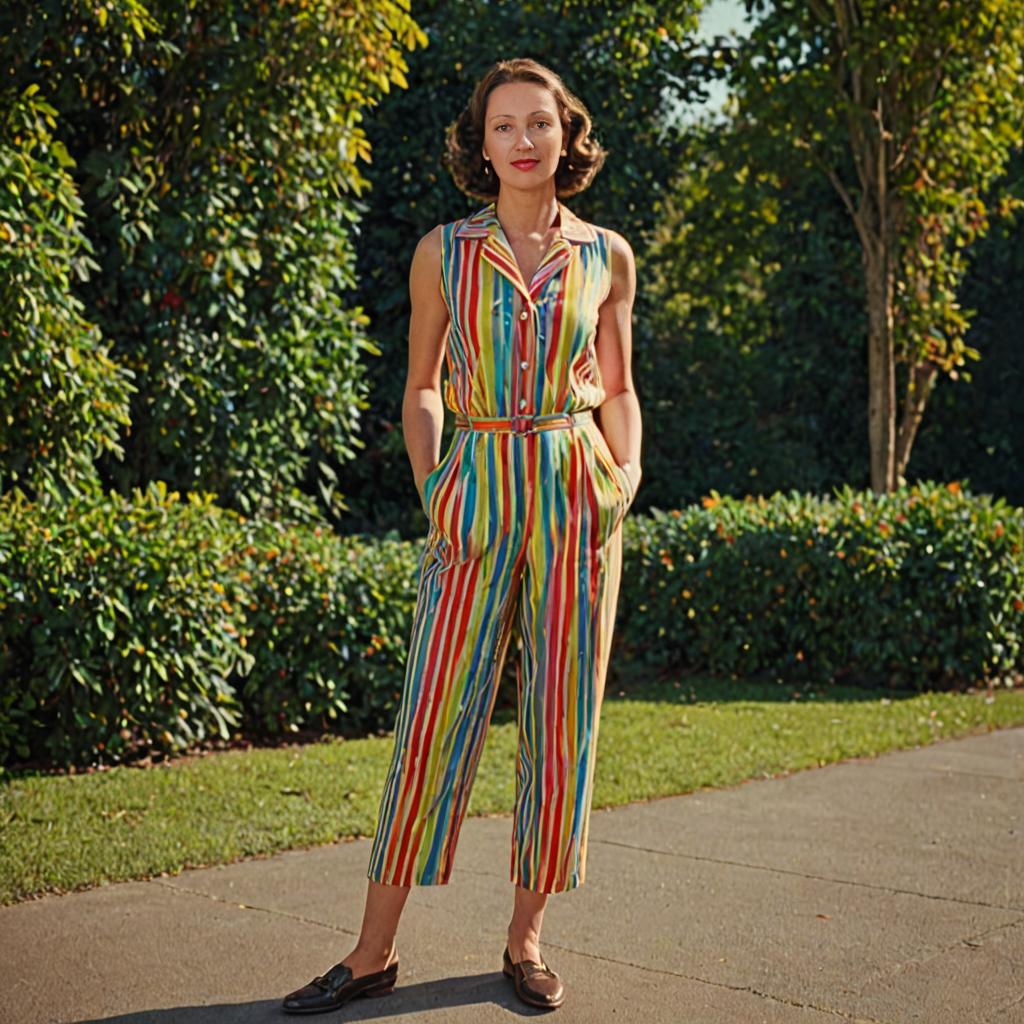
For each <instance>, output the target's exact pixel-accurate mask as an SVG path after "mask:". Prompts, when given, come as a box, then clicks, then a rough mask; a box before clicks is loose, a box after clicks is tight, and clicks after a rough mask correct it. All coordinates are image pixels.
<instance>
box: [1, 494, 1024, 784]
mask: <svg viewBox="0 0 1024 1024" xmlns="http://www.w3.org/2000/svg"><path fill="white" fill-rule="evenodd" d="M421 550H422V542H421V541H412V542H410V541H401V540H396V539H389V538H385V539H383V540H381V539H375V540H370V539H366V538H363V537H359V536H348V537H338V536H336V535H334V534H332V533H331V532H330V531H329V530H323V529H321V528H319V527H313V528H311V527H308V526H300V525H297V524H280V523H275V522H270V521H267V520H256V519H247V518H245V517H243V516H241V515H239V514H237V513H235V512H232V511H229V510H225V509H222V508H219V507H217V506H216V505H215V504H214V503H213V496H212V495H209V494H206V495H197V494H191V493H190V494H188V495H187V496H186V497H185V498H184V499H182V498H181V497H180V495H179V494H178V492H173V491H171V492H169V491H168V490H167V488H166V486H165V485H164V484H162V483H155V484H152V485H151V486H150V487H149V488H148V489H147V490H146V491H144V492H142V491H139V490H136V491H134V492H133V493H132V495H131V496H130V497H127V498H126V497H122V496H119V495H117V494H114V493H111V494H109V495H108V496H106V497H104V498H99V499H93V498H83V499H82V500H81V501H78V502H75V503H72V504H69V505H67V506H66V507H65V508H63V509H58V508H41V507H38V506H35V505H33V504H31V503H29V502H28V501H26V500H25V499H24V497H23V496H22V495H21V494H20V493H19V492H15V494H14V495H6V496H5V497H4V498H3V499H2V500H0V613H2V615H0V679H2V683H0V761H2V763H3V764H5V765H12V764H16V763H18V762H23V761H26V760H30V759H31V760H33V761H40V760H42V761H46V762H49V763H54V764H56V765H70V764H84V763H96V762H105V763H110V762H117V761H121V760H125V759H127V758H128V757H130V756H134V755H135V754H137V753H138V752H139V751H141V750H146V749H150V750H154V749H155V750H157V751H164V752H181V751H184V750H187V749H190V748H192V747H194V746H195V745H196V744H198V743H200V742H202V741H204V740H207V739H210V738H214V737H220V738H221V739H224V740H227V739H230V738H232V737H236V736H238V735H245V736H261V737H262V736H267V735H274V734H280V733H288V732H297V731H299V730H314V731H330V732H332V733H340V734H342V735H350V736H354V735H362V734H365V733H366V732H368V731H373V730H378V729H388V728H390V727H391V725H392V724H393V720H394V714H395V708H396V704H397V701H398V699H399V697H400V694H401V686H402V680H403V675H404V664H405V652H406V645H407V642H408V633H409V629H410V625H411V616H412V611H413V607H414V603H415V592H416V572H417V562H418V557H419V554H420V552H421ZM1022 551H1024V509H1020V508H1015V507H1012V506H1009V505H1007V504H1006V503H1005V502H1004V501H1002V500H998V501H993V500H992V499H991V498H990V496H988V495H982V496H978V497H974V496H970V495H968V494H966V493H964V492H963V491H962V490H961V488H960V487H959V486H958V485H957V484H955V483H954V484H950V485H947V486H943V485H938V484H929V485H927V486H913V487H911V488H909V489H904V490H902V491H900V492H897V493H896V494H894V495H890V496H878V495H874V494H873V493H872V492H870V491H869V492H866V493H863V492H854V491H851V490H849V489H846V490H844V491H842V492H840V493H837V494H836V495H835V496H833V497H830V498H818V497H809V496H805V495H800V494H798V493H796V492H791V493H790V494H788V495H787V494H776V495H773V496H772V497H771V498H764V497H759V498H756V499H755V498H752V497H748V498H746V499H742V500H741V499H732V498H725V497H721V496H719V495H718V494H717V493H714V492H713V493H712V494H711V495H710V496H708V497H706V498H705V499H704V500H703V502H702V505H701V506H694V507H690V508H686V509H682V510H673V511H669V512H663V511H659V510H655V511H654V512H653V514H652V515H651V516H650V517H645V516H639V515H633V516H629V517H627V519H626V523H625V558H626V562H627V568H628V571H627V572H626V573H625V574H624V575H623V582H622V593H621V597H620V602H619V613H618V620H617V630H616V641H617V643H616V654H615V659H614V660H615V664H616V666H617V667H621V666H622V665H624V664H626V663H627V662H632V663H634V664H635V666H636V667H637V668H639V669H640V670H651V671H664V672H672V673H679V672H683V671H706V672H712V673H731V674H732V675H733V676H734V677H735V678H739V677H741V676H750V675H755V674H759V673H763V672H771V673H774V674H775V675H776V676H779V677H790V676H792V677H794V678H795V677H798V676H801V675H804V676H807V675H811V674H813V675H814V676H815V677H816V678H817V679H818V680H820V681H821V682H825V681H827V680H829V679H835V678H837V677H840V676H844V675H845V676H850V675H852V676H854V677H856V678H857V679H859V680H861V681H864V682H867V683H873V684H888V685H897V686H900V687H904V688H906V687H910V688H918V689H923V688H927V687H935V686H951V685H958V684H961V683H964V682H975V681H979V680H989V681H992V680H997V679H998V680H1004V681H1009V680H1012V679H1013V678H1015V677H1016V676H1017V675H1018V674H1019V672H1020V670H1021V667H1022V664H1024V655H1022V648H1021V637H1022V635H1024V583H1022V564H1024V558H1022ZM510 657H511V656H510Z"/></svg>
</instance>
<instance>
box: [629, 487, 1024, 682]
mask: <svg viewBox="0 0 1024 1024" xmlns="http://www.w3.org/2000/svg"><path fill="white" fill-rule="evenodd" d="M626 529H627V532H628V551H629V553H628V555H627V557H628V559H629V574H628V584H627V585H628V588H629V591H628V594H627V595H626V599H625V601H624V607H623V609H622V611H620V614H619V618H618V623H617V627H618V631H619V636H620V639H622V640H623V642H624V643H625V644H626V645H628V649H627V651H626V652H624V653H625V655H626V656H627V657H632V658H636V659H641V660H642V661H643V663H644V664H646V665H648V666H650V667H652V668H654V667H660V668H663V669H667V670H671V671H672V672H678V671H681V670H683V669H689V670H701V671H709V672H714V673H732V674H733V675H734V677H739V676H747V675H752V674H757V673H762V672H771V673H774V674H775V675H776V676H780V675H793V676H794V677H798V676H801V675H804V676H807V675H812V674H813V675H814V677H815V678H818V679H822V680H824V679H834V678H836V677H840V676H847V677H850V676H852V677H854V678H855V679H856V680H858V681H860V682H863V683H868V684H891V685H895V686H900V687H912V688H918V689H923V688H926V687H934V686H947V685H952V684H956V683H958V682H964V681H978V680H982V679H994V678H999V677H1001V676H1006V675H1010V674H1011V673H1015V672H1019V671H1020V669H1021V668H1022V667H1024V658H1022V649H1021V641H1022V637H1024V578H1022V576H1024V558H1022V551H1024V509H1021V508H1017V507H1014V506H1011V505H1008V504H1007V503H1006V502H1005V501H1004V500H1003V499H998V500H992V498H991V496H989V495H980V496H971V495H969V494H968V493H967V492H966V491H965V490H963V489H962V488H961V486H960V485H959V484H958V483H956V482H954V483H951V484H949V485H945V486H944V485H941V484H935V483H926V484H917V485H913V486H911V487H909V488H908V487H904V488H902V489H901V490H899V491H897V492H895V493H893V494H892V495H889V496H880V495H876V494H874V492H872V491H870V490H868V491H866V492H860V491H854V490H852V489H850V488H849V487H845V488H843V489H842V490H841V491H837V492H836V493H835V495H834V496H833V497H824V498H822V497H814V496H808V495H802V494H799V493H797V492H795V491H792V492H790V493H789V494H782V493H777V494H775V495H773V496H772V497H771V498H770V499H766V498H764V497H758V498H756V499H755V498H753V497H749V496H748V497H747V498H746V499H742V500H741V499H735V498H728V497H721V496H720V495H718V493H717V492H712V493H711V494H710V495H709V496H707V497H706V498H704V500H703V502H702V504H701V505H700V506H691V507H689V508H686V509H684V510H675V511H670V512H663V511H659V510H656V511H655V512H654V513H653V514H652V515H651V516H650V518H647V517H644V518H641V517H639V516H634V517H631V518H630V519H627V521H626Z"/></svg>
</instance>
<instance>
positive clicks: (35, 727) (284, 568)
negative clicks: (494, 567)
mask: <svg viewBox="0 0 1024 1024" xmlns="http://www.w3.org/2000/svg"><path fill="white" fill-rule="evenodd" d="M414 562H415V556H414V553H413V550H412V547H411V545H408V544H403V543H401V542H399V541H393V540H392V541H388V540H384V541H375V542H370V541H365V540H361V539H360V538H358V537H346V538H337V537H335V536H334V535H333V534H330V533H329V532H327V531H322V530H321V529H320V528H319V527H316V528H312V529H311V528H309V527H298V526H291V527H288V526H285V525H281V524H277V523H272V522H269V521H266V520H262V521H257V520H247V519H246V518H244V517H242V516H240V515H239V514H237V513H235V512H231V511H228V510H224V509H220V508H218V507H216V506H215V505H214V504H213V503H212V501H211V496H210V495H205V496H198V495H196V494H189V495H188V496H187V499H186V500H179V495H178V493H177V492H168V491H167V488H166V486H165V485H164V484H163V483H159V484H154V485H151V486H150V487H149V488H148V489H147V491H145V492H140V491H138V490H136V491H135V492H134V494H133V495H132V497H131V498H124V497H121V496H118V495H116V494H110V495H109V496H108V497H106V498H98V499H97V498H91V497H90V498H88V499H84V500H82V501H79V502H74V503H70V504H69V505H68V506H67V507H66V508H63V509H61V508H40V507H36V506H33V505H31V504H30V503H28V502H26V501H25V500H24V499H23V497H22V496H21V495H20V494H15V495H12V496H7V497H5V499H4V500H3V501H0V678H2V679H3V683H2V684H0V760H3V761H4V762H5V763H7V762H9V761H10V759H11V758H12V757H15V756H16V757H17V758H19V759H27V758H33V759H35V758H43V759H45V760H52V761H53V762H55V763H58V764H69V763H76V762H77V763H81V762H84V761H92V760H96V759H98V760H101V761H116V760H120V759H122V758H123V757H125V756H127V755H128V754H129V753H136V752H138V751H139V750H140V749H142V750H145V749H147V748H148V749H155V750H162V751H183V750H186V749H188V748H190V747H192V746H194V745H195V744H196V743H198V742H200V741H203V740H206V739H208V738H210V737H214V736H220V737H221V738H223V739H227V738H229V737H230V736H233V735H235V734H237V733H243V734H247V735H252V734H258V735H266V734H275V733H281V732H285V731H295V730H298V729H300V728H316V729H317V730H322V729H324V728H332V729H335V730H336V731H338V732H343V733H346V732H347V733H351V734H358V733H363V732H366V731H367V730H371V729H376V728H380V727H387V726H389V725H390V724H391V720H393V717H394V714H393V712H394V707H395V702H396V700H397V698H398V696H399V695H400V690H401V682H402V666H403V662H404V657H403V652H404V644H405V641H406V635H405V634H406V630H407V629H408V620H409V614H410V607H411V602H412V600H413V596H414V593H415V590H414V584H413V580H412V577H413V573H414V570H415V565H414Z"/></svg>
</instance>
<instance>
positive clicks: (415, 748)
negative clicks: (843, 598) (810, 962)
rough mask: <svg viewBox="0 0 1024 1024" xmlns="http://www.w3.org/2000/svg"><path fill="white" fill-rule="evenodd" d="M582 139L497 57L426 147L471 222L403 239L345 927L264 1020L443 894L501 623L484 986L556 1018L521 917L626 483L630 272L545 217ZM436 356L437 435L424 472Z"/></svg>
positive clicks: (485, 713)
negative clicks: (366, 853) (350, 905)
mask: <svg viewBox="0 0 1024 1024" xmlns="http://www.w3.org/2000/svg"><path fill="white" fill-rule="evenodd" d="M590 123H591V122H590V117H589V115H588V113H587V111H586V109H585V108H584V107H583V105H582V103H581V102H580V101H579V100H578V99H577V98H576V97H575V96H573V95H572V93H570V92H569V90H568V89H566V87H565V86H564V85H563V84H562V82H561V80H560V79H559V78H558V76H557V75H555V74H554V73H553V72H552V71H550V70H549V69H547V68H545V67H544V66H543V65H540V64H538V63H536V62H535V61H532V60H509V61H500V62H499V63H497V64H496V65H494V67H492V68H491V70H490V71H488V72H487V74H486V75H485V76H484V77H483V79H482V80H481V81H480V83H479V84H478V85H477V87H476V89H475V91H474V93H473V96H472V99H471V101H470V103H469V105H468V107H467V108H466V110H465V111H464V112H463V114H462V115H461V116H460V117H459V118H458V120H457V121H456V122H455V123H454V124H453V125H452V127H451V129H450V130H449V134H448V154H447V158H446V159H447V163H448V166H449V168H450V170H451V171H452V174H453V176H454V178H455V180H456V183H457V184H458V185H459V187H460V188H461V189H462V190H463V191H464V192H466V193H468V194H470V195H473V196H475V197H479V198H483V199H486V200H487V204H486V205H485V206H483V207H482V208H480V209H478V210H476V212H474V213H472V214H471V215H470V216H468V217H465V218H462V219H460V220H457V221H452V222H450V223H447V224H439V225H438V226H437V227H435V228H434V229H433V230H432V231H430V232H429V233H428V234H427V235H425V236H424V237H423V238H422V239H421V240H420V242H419V244H418V246H417V248H416V252H415V254H414V256H413V261H412V269H411V272H410V291H411V298H412V317H411V322H410V328H409V366H408V380H407V385H406V391H405V400H404V406H403V426H404V428H405V436H406V439H407V447H408V451H409V459H410V461H411V463H412V469H413V475H414V477H415V480H416V486H417V489H418V491H419V495H420V500H421V502H422V504H423V509H424V512H425V513H426V516H427V519H428V521H429V533H428V537H427V540H426V544H425V545H424V548H423V552H422V555H421V560H420V566H419V582H418V591H417V603H416V609H415V613H414V616H413V626H412V636H411V642H410V648H409V656H408V661H407V670H406V677H405V686H404V691H403V695H402V700H401V703H400V706H399V710H398V716H397V721H396V727H395V746H394V753H393V756H392V761H391V766H390V769H389V772H388V775H387V780H386V782H385V786H384V792H383V794H382V797H381V803H380V813H379V815H378V822H377V829H376V834H375V837H374V841H373V847H372V850H371V853H370V863H369V868H368V872H367V874H368V878H369V886H368V893H367V898H366V906H365V910H364V916H363V923H362V929H361V932H360V935H359V939H358V942H357V943H356V945H355V948H354V949H352V951H351V952H350V953H349V954H348V956H346V957H345V958H344V960H342V961H341V962H340V963H338V964H335V965H334V967H332V968H331V969H330V970H329V971H328V972H327V973H326V974H325V975H322V976H318V977H317V978H316V979H314V981H313V982H311V983H310V984H309V985H307V986H305V987H304V988H302V989H299V990H297V991H296V992H293V993H291V994H290V995H289V996H287V997H286V998H285V1000H284V1003H283V1008H284V1009H285V1010H287V1011H290V1012H305V1013H311V1012H317V1011H319V1010H327V1009H333V1008H335V1007H337V1006H340V1005H342V1004H343V1003H344V1002H346V1001H347V1000H349V999H351V998H353V997H354V996H356V995H383V994H385V993H387V992H390V991H391V990H392V988H393V987H394V984H395V981H396V978H397V972H398V961H397V954H396V951H395V935H396V933H397V930H398V922H399V918H400V916H401V912H402V909H403V907H404V905H405V900H406V897H407V896H408V894H409V889H410V887H411V886H412V885H445V884H447V883H448V881H449V879H450V874H451V870H452V863H453V857H454V853H455V848H456V843H457V839H458V834H459V830H460V828H461V825H462V822H463V818H464V815H465V811H466V806H467V804H468V801H469V795H470V789H471V786H472V783H473V779H474V775H475V771H476V767H477V763H478V760H479V756H480V752H481V750H482V747H483V742H484V736H485V733H486V730H487V725H488V723H489V721H490V715H491V710H492V708H493V705H494V698H495V695H496V692H497V687H498V681H499V678H500V675H501V669H502V665H503V663H504V659H505V654H506V650H507V645H508V639H509V631H510V628H511V626H512V623H513V617H514V616H518V619H519V625H520V632H521V634H522V637H523V652H522V656H521V658H519V659H518V660H517V664H516V675H517V684H518V712H519V714H518V731H519V755H518V761H517V775H516V802H515V811H514V828H513V835H512V852H511V863H510V877H511V880H512V882H513V883H514V885H515V900H514V907H513V911H512V919H511V922H510V923H509V926H508V933H507V945H506V947H505V951H504V955H503V970H504V973H505V974H506V975H507V976H508V977H509V978H511V979H513V981H514V983H515V990H516V993H517V994H518V996H519V997H520V998H521V999H522V1000H523V1001H524V1002H526V1003H529V1004H530V1005H533V1006H544V1007H553V1006H560V1005H561V1004H562V1002H563V1000H564V992H563V986H562V983H561V979H560V978H559V976H558V975H557V974H556V973H555V972H554V971H553V970H551V969H550V968H549V967H548V965H547V964H546V962H545V961H544V959H543V957H542V955H541V952H540V946H539V943H540V930H541V921H542V918H543V915H544V908H545V904H546V902H547V897H548V895H549V894H550V893H553V892H565V891H568V890H570V889H573V888H575V887H577V886H578V885H580V884H581V883H582V882H583V880H584V870H585V864H586V849H587V834H588V825H589V817H590V804H591V793H592V784H593V772H594V759H595V756H596V745H597V734H598V723H599V715H600V707H601V698H602V694H603V691H604V680H605V673H606V669H607V663H608V653H609V649H610V644H611V636H612V629H613V623H614V618H615V608H616V603H617V599H618V590H619V578H620V572H621V560H622V531H621V524H622V520H623V518H624V516H625V515H626V512H627V510H628V508H629V506H630V504H631V503H632V501H633V498H634V496H635V494H636V489H637V486H638V484H639V481H640V465H639V454H640V441H641V422H640V410H639V404H638V402H637V398H636V395H635V393H634V391H633V387H632V379H631V374H630V344H631V339H630V320H631V310H632V303H633V296H634V292H635V282H636V275H635V267H634V262H633V254H632V251H631V249H630V247H629V245H628V243H627V242H626V241H625V240H624V239H623V238H622V237H621V236H620V235H618V234H616V233H615V232H613V231H609V230H607V229H604V228H597V227H595V226H594V225H591V224H588V223H586V222H584V221H582V220H580V219H579V218H578V217H576V216H575V215H574V214H573V213H572V211H570V210H569V209H568V207H567V206H565V205H564V204H563V203H562V202H561V200H560V198H559V197H561V196H569V195H573V194H575V193H577V192H580V191H582V190H583V189H584V188H586V187H587V186H588V185H589V184H590V182H591V180H592V179H593V177H594V175H595V174H596V173H597V171H598V169H599V168H600V167H601V165H602V163H603V162H604V158H605V151H604V150H603V149H602V148H601V147H600V146H599V145H598V144H597V143H596V142H595V140H593V139H592V138H591V137H590ZM445 358H447V365H448V369H449V379H448V381H447V384H446V387H445V391H444V401H443V404H446V405H447V406H448V408H449V409H450V410H452V412H453V413H455V426H456V428H457V429H456V430H455V433H454V436H453V439H452V442H451V444H450V446H449V447H448V449H447V451H446V452H445V453H444V455H443V456H442V457H441V459H440V460H438V459H437V458H436V453H437V452H438V449H439V447H440V439H441V431H442V425H443V417H444V409H443V404H442V395H441V392H440V377H441V367H442V362H443V360H444V359H445ZM595 416H596V417H597V419H595ZM598 421H599V424H600V425H598Z"/></svg>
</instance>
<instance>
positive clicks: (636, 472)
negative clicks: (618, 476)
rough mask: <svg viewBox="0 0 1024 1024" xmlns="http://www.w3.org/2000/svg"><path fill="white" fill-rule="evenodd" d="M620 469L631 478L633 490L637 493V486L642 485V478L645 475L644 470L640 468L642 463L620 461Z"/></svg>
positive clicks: (628, 478)
mask: <svg viewBox="0 0 1024 1024" xmlns="http://www.w3.org/2000/svg"><path fill="white" fill-rule="evenodd" d="M619 469H621V470H622V471H623V472H624V473H625V474H626V479H627V480H629V486H630V489H631V492H632V493H633V494H634V495H635V494H636V490H637V488H638V487H639V486H640V478H641V477H642V476H643V471H642V470H641V469H640V463H639V462H620V463H619Z"/></svg>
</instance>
